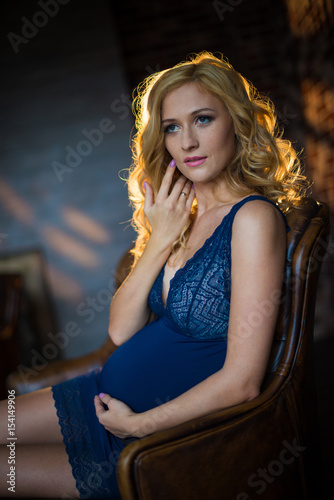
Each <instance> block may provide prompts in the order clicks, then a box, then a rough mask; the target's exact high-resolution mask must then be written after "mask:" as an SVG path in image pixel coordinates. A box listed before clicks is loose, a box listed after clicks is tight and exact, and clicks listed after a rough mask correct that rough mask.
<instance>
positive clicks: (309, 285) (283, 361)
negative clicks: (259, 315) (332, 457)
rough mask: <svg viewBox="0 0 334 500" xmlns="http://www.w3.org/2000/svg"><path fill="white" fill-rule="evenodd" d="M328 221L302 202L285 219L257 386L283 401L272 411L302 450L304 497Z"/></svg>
mask: <svg viewBox="0 0 334 500" xmlns="http://www.w3.org/2000/svg"><path fill="white" fill-rule="evenodd" d="M329 220H330V218H329V208H328V206H327V205H326V204H325V203H320V202H317V201H315V200H313V199H312V198H303V199H302V200H301V201H300V202H299V203H298V205H296V206H295V207H293V208H291V209H290V210H289V212H288V214H287V222H288V225H289V227H290V232H289V233H288V242H287V259H286V270H285V281H284V288H283V292H282V295H281V298H280V300H281V303H280V311H279V318H278V323H277V328H276V333H275V338H274V342H273V347H272V351H271V356H270V360H269V364H268V370H267V375H266V377H265V381H264V384H263V390H267V391H268V393H269V394H268V395H267V397H268V398H270V395H274V394H275V393H277V392H278V391H279V392H280V393H281V395H283V398H280V399H279V398H277V401H276V405H277V408H278V407H279V406H280V405H283V404H286V405H287V407H288V413H289V418H290V421H291V422H292V425H293V427H294V432H295V436H296V437H297V438H298V442H300V443H305V444H307V447H306V451H305V452H304V453H303V454H302V456H301V462H303V474H302V477H303V478H304V481H305V483H304V484H305V490H307V491H317V490H318V488H319V481H318V480H317V477H316V476H317V474H316V470H318V471H319V473H321V471H320V470H319V468H320V467H321V466H320V464H321V459H320V455H321V453H320V449H319V436H318V415H317V395H316V388H315V374H314V371H315V370H314V338H313V330H314V311H315V304H316V291H317V283H318V278H319V274H320V270H321V266H322V262H323V261H324V259H325V258H326V249H327V245H328V239H329V232H330V226H329ZM283 400H285V401H284V403H283ZM312 478H314V479H312ZM305 495H306V494H305ZM305 498H306V496H305ZM311 498H312V497H311Z"/></svg>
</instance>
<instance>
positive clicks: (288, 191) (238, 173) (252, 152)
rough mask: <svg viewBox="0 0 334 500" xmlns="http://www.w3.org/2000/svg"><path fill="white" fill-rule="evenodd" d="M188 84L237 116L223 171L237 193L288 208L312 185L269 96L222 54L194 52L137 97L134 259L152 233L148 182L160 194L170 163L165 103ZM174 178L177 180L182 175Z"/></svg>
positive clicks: (130, 180) (139, 90) (184, 238)
mask: <svg viewBox="0 0 334 500" xmlns="http://www.w3.org/2000/svg"><path fill="white" fill-rule="evenodd" d="M189 82H196V83H197V84H198V85H199V86H200V87H201V88H202V90H204V91H206V92H209V93H211V94H212V95H214V96H216V97H217V98H218V99H220V100H221V101H222V102H223V103H224V105H225V107H226V108H227V110H228V112H229V113H230V115H231V118H232V120H233V124H234V131H235V154H234V156H233V158H232V159H231V160H230V161H229V163H228V164H227V165H226V167H225V168H224V170H223V171H222V172H221V174H220V175H219V178H223V179H224V181H225V183H226V186H227V188H228V189H229V190H230V192H231V193H232V194H235V195H238V196H246V195H247V194H249V193H251V192H252V191H255V192H257V193H259V194H261V195H263V196H265V197H266V198H268V199H269V200H271V201H273V202H274V203H276V204H277V205H278V206H279V207H280V208H281V210H283V212H285V211H287V210H288V208H289V206H290V205H291V204H293V203H294V202H295V201H296V200H298V199H299V198H300V197H301V196H303V195H304V194H305V191H306V189H307V187H308V182H307V180H306V177H305V176H304V175H303V174H302V171H301V165H300V160H299V158H298V155H297V153H296V151H295V149H294V148H293V147H292V145H291V143H290V142H289V141H288V140H285V139H283V138H282V132H280V131H279V130H278V128H277V118H276V114H275V110H274V105H273V104H272V102H271V101H270V99H268V98H266V97H263V96H260V95H259V93H258V92H257V90H256V89H255V88H254V86H253V85H252V84H251V83H250V82H248V81H247V80H246V79H245V78H244V77H243V76H242V75H241V74H240V73H238V72H237V71H236V70H235V69H234V68H233V67H232V66H231V65H230V64H229V62H227V61H226V60H225V59H224V58H223V56H221V57H220V58H218V57H215V56H214V55H213V54H211V53H210V52H206V51H204V52H201V53H200V54H195V55H194V56H190V58H189V61H186V62H182V63H179V64H177V65H176V66H174V67H172V68H170V69H167V70H164V71H161V72H159V73H155V74H153V75H151V76H149V77H148V78H146V79H145V80H144V81H143V82H142V83H141V84H140V85H139V86H138V87H137V95H136V97H135V99H134V101H133V112H134V115H135V118H136V122H135V125H136V129H137V133H136V135H135V136H134V139H133V144H132V153H133V163H132V166H131V168H130V170H129V175H128V180H127V182H128V190H129V199H130V201H131V203H132V204H133V208H134V212H133V218H132V224H133V226H134V228H135V229H136V231H137V233H138V237H137V240H136V244H135V247H134V250H133V253H134V256H135V262H136V261H137V259H138V258H139V256H140V255H141V253H142V251H143V249H144V247H145V245H146V243H147V241H148V239H149V237H150V234H151V228H150V224H149V222H148V220H147V218H146V216H145V214H144V187H143V184H144V182H145V181H147V182H150V183H151V185H152V188H153V192H154V193H155V194H156V193H157V192H158V191H159V188H160V185H161V182H162V179H163V176H164V174H165V172H166V168H167V166H168V164H169V162H170V161H171V156H170V154H169V153H168V151H167V150H166V148H165V144H164V132H163V127H162V125H161V107H162V103H163V100H164V98H165V97H166V95H167V94H168V93H169V92H171V91H173V90H175V89H177V88H179V87H181V86H182V85H184V84H186V83H189ZM174 177H175V180H176V178H177V176H174ZM216 180H218V179H216ZM196 208H197V206H196V200H195V202H194V204H193V209H192V213H191V215H190V217H189V221H188V223H187V225H186V227H185V228H184V230H183V232H182V234H181V235H180V237H179V238H178V240H177V241H176V242H175V243H174V246H173V250H175V249H176V248H178V247H179V246H184V245H185V244H186V241H187V238H188V234H189V231H190V227H191V224H192V220H193V218H194V214H195V213H196Z"/></svg>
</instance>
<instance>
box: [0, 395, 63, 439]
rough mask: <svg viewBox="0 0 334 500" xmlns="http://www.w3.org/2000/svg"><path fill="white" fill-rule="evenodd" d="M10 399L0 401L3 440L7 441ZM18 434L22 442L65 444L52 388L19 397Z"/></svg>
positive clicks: (17, 404)
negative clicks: (8, 400)
mask: <svg viewBox="0 0 334 500" xmlns="http://www.w3.org/2000/svg"><path fill="white" fill-rule="evenodd" d="M8 437H9V436H8V402H7V400H4V401H0V443H1V444H7V438H8ZM15 437H16V438H17V442H18V443H20V444H47V443H54V444H55V443H62V442H63V440H62V435H61V432H60V427H59V423H58V417H57V412H56V408H55V406H54V400H53V397H52V392H51V388H50V387H48V388H46V389H41V390H40V391H36V392H31V393H30V394H25V395H24V396H18V397H17V398H16V399H15Z"/></svg>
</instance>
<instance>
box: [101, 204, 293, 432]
mask: <svg viewBox="0 0 334 500" xmlns="http://www.w3.org/2000/svg"><path fill="white" fill-rule="evenodd" d="M285 232H286V230H285V226H284V221H283V219H282V217H281V215H280V214H279V213H278V211H277V210H276V209H275V208H274V207H272V206H271V205H269V204H268V203H266V202H263V201H254V202H252V203H249V204H246V205H245V206H244V207H242V208H241V209H240V210H239V212H238V213H237V215H236V217H235V221H234V224H233V235H232V269H231V283H232V290H231V307H230V320H229V330H228V346H227V354H226V360H225V363H224V366H223V368H222V369H221V370H219V371H218V372H216V373H214V374H213V375H211V376H210V377H208V378H207V379H205V380H204V381H202V382H201V383H199V384H198V385H196V386H195V387H193V388H192V389H190V390H188V391H187V392H185V393H184V394H182V395H180V396H179V397H177V398H175V399H173V400H171V401H169V402H167V403H165V404H163V405H161V406H159V407H157V408H153V409H151V410H149V411H146V412H143V413H138V414H136V413H134V412H132V411H131V410H130V409H129V408H128V407H127V406H126V405H124V403H122V402H120V401H117V400H115V399H113V398H110V396H108V395H104V396H103V402H104V403H105V404H107V405H108V407H109V411H105V410H104V409H103V405H102V402H101V400H100V399H99V398H96V400H95V404H96V409H97V415H98V417H99V419H100V422H101V423H102V424H103V425H104V426H105V427H106V428H107V429H108V430H110V431H111V432H113V433H114V434H116V435H118V436H120V437H126V436H130V435H133V436H136V437H143V436H145V435H147V434H151V433H153V432H156V431H159V430H164V429H167V428H170V427H173V426H175V425H178V424H180V423H182V422H185V421H187V420H190V419H193V418H197V417H201V416H204V415H207V414H209V413H213V412H215V411H218V410H221V409H223V408H227V407H229V406H233V405H236V404H240V403H242V402H245V401H248V400H251V399H253V398H255V397H256V396H257V395H258V394H259V392H260V387H261V384H262V380H263V377H264V374H265V371H266V367H267V363H268V357H269V353H270V349H271V345H272V339H273V334H274V329H275V325H276V320H277V312H278V308H279V303H280V291H281V287H282V282H283V274H284V264H285V252H286V236H285Z"/></svg>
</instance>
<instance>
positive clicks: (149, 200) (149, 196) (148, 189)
mask: <svg viewBox="0 0 334 500" xmlns="http://www.w3.org/2000/svg"><path fill="white" fill-rule="evenodd" d="M144 188H145V200H144V213H145V214H146V213H147V212H148V210H149V209H150V208H151V207H152V205H153V189H152V186H151V185H150V184H149V183H148V182H144Z"/></svg>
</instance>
